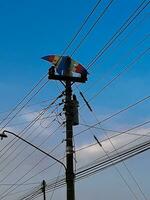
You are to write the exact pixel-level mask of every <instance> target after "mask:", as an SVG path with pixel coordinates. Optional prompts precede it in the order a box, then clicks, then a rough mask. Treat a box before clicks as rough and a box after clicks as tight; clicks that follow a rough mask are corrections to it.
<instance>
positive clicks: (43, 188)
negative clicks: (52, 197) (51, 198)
mask: <svg viewBox="0 0 150 200" xmlns="http://www.w3.org/2000/svg"><path fill="white" fill-rule="evenodd" d="M45 189H46V182H45V180H43V182H42V192H43V197H44V200H46V192H45Z"/></svg>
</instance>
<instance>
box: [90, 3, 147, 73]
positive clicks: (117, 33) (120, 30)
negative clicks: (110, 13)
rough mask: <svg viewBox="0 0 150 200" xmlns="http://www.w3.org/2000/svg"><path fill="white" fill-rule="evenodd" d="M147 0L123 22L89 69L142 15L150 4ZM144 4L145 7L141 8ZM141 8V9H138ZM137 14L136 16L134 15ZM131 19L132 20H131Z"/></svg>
mask: <svg viewBox="0 0 150 200" xmlns="http://www.w3.org/2000/svg"><path fill="white" fill-rule="evenodd" d="M145 2H146V0H144V1H142V3H141V4H140V5H139V6H138V7H137V8H136V10H134V12H133V13H132V14H131V15H130V17H129V18H128V19H127V20H126V21H125V22H124V23H123V25H122V26H121V27H120V28H119V29H118V30H117V31H116V33H115V34H114V35H113V36H112V37H111V38H110V40H109V41H108V42H107V43H106V44H105V45H104V47H103V48H102V49H101V50H100V51H99V52H98V53H97V55H96V56H95V57H94V58H93V59H92V61H91V62H90V63H89V64H88V66H87V69H89V68H91V67H92V66H93V65H94V64H95V62H96V61H97V60H98V59H99V58H100V57H101V56H102V55H103V54H104V52H105V51H106V50H107V49H108V48H109V47H110V46H111V45H112V44H113V42H114V41H115V40H116V39H117V38H118V37H119V36H120V35H121V34H122V33H123V32H124V31H125V30H126V29H127V28H128V26H129V25H130V24H131V23H132V22H133V21H134V20H135V19H136V17H138V15H140V13H141V12H142V11H143V10H144V9H145V8H146V7H147V6H148V4H149V1H148V2H147V3H146V4H145ZM143 4H145V5H144V7H143V8H141V7H142V6H143ZM140 8H141V10H140V11H138V10H139V9H140ZM134 15H135V16H134ZM132 17H133V18H132ZM130 19H131V21H130Z"/></svg>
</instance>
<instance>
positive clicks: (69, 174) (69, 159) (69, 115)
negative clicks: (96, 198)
mask: <svg viewBox="0 0 150 200" xmlns="http://www.w3.org/2000/svg"><path fill="white" fill-rule="evenodd" d="M64 109H65V115H66V168H67V169H66V183H67V200H75V188H74V179H75V175H74V169H73V107H72V89H71V81H66V88H65V107H64Z"/></svg>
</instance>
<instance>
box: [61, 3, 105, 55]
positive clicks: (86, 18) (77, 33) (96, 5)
mask: <svg viewBox="0 0 150 200" xmlns="http://www.w3.org/2000/svg"><path fill="white" fill-rule="evenodd" d="M101 1H102V0H99V1H98V2H97V3H96V4H95V5H94V7H93V9H92V10H91V12H90V13H89V14H88V15H87V16H86V17H85V19H84V21H83V23H82V25H81V26H80V28H79V29H78V31H77V32H76V33H75V35H74V37H73V38H72V40H71V41H70V42H69V44H68V45H67V47H66V48H65V49H64V51H63V53H62V55H64V54H65V53H66V51H67V50H68V49H69V47H70V46H71V45H72V43H73V42H74V41H75V39H76V38H77V36H78V35H79V34H80V32H81V31H82V29H83V27H84V26H85V24H86V23H87V22H88V20H89V19H90V17H91V16H92V14H93V13H94V12H95V10H96V9H97V7H98V6H99V4H100V3H101Z"/></svg>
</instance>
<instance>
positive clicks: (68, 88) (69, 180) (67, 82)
mask: <svg viewBox="0 0 150 200" xmlns="http://www.w3.org/2000/svg"><path fill="white" fill-rule="evenodd" d="M67 59H68V60H69V59H71V58H70V57H68V58H67ZM54 68H55V67H54V66H53V67H51V68H50V69H49V79H51V80H59V81H61V82H62V81H63V82H62V83H63V85H64V86H65V93H64V95H65V105H64V111H65V116H66V184H67V200H75V183H74V182H75V174H74V159H73V157H74V150H73V126H75V125H78V124H79V123H78V108H77V107H78V101H77V99H76V96H75V95H72V84H73V83H75V82H80V83H84V82H85V81H86V80H87V77H86V76H81V77H73V76H68V75H65V73H64V74H63V75H56V74H55V69H54Z"/></svg>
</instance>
